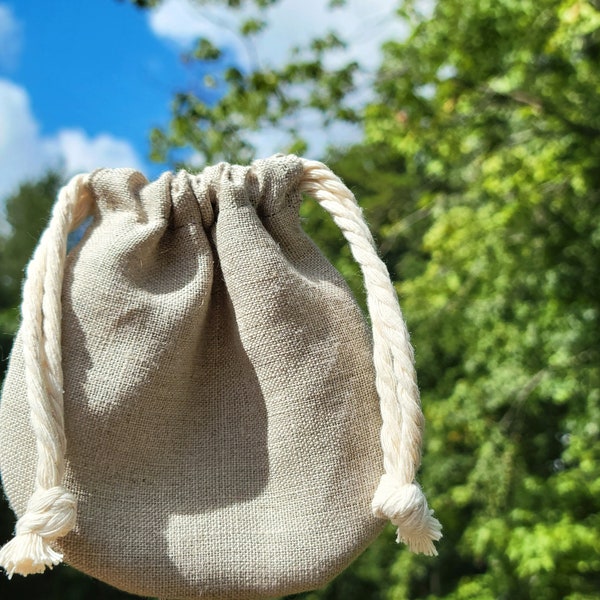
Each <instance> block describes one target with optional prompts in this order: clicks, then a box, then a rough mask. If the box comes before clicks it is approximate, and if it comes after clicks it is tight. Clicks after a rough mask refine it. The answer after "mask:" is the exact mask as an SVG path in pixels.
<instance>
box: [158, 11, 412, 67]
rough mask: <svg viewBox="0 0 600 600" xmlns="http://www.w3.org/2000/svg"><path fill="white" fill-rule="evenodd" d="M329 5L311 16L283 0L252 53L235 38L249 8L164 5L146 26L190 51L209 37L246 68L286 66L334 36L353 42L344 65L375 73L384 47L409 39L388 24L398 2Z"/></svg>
mask: <svg viewBox="0 0 600 600" xmlns="http://www.w3.org/2000/svg"><path fill="white" fill-rule="evenodd" d="M327 4H328V3H327V2H326V1H325V0H320V1H319V2H312V3H311V5H310V10H308V9H307V2H306V0H280V2H278V3H276V4H275V5H274V6H273V7H271V8H270V9H268V10H267V11H265V12H264V13H263V14H260V15H259V16H260V17H261V18H265V19H266V20H267V22H268V27H267V28H266V29H265V30H264V31H263V32H261V33H260V34H259V35H257V36H255V37H254V44H253V45H254V49H251V50H248V47H247V44H246V43H245V42H244V41H243V40H242V39H241V37H240V35H239V34H238V33H237V32H238V30H239V26H240V24H241V22H242V21H243V20H244V19H246V18H248V17H249V16H250V15H255V14H256V12H255V11H253V10H252V9H251V8H246V9H243V10H232V9H227V8H224V7H221V6H211V5H209V4H204V3H200V2H197V1H194V0H165V1H164V2H163V3H162V4H161V5H160V6H159V7H158V8H156V9H154V10H152V11H150V13H149V17H148V20H149V25H150V28H151V29H152V31H153V32H154V33H155V34H156V35H157V36H159V37H161V38H164V39H167V40H169V41H171V42H174V43H176V44H177V45H179V46H181V47H186V46H189V45H190V44H191V42H193V40H194V39H196V38H197V37H207V38H209V39H210V40H211V41H212V42H213V43H214V44H216V45H217V46H220V47H222V46H228V47H230V48H231V49H232V50H234V51H235V52H236V53H237V54H238V56H237V58H238V60H240V61H241V62H242V63H243V64H245V63H253V62H254V61H255V59H256V58H258V60H259V61H260V63H261V64H275V65H280V64H283V63H285V61H286V60H287V58H288V53H289V51H290V50H291V49H292V48H293V47H294V46H300V45H303V44H305V43H306V42H308V41H310V40H312V39H313V38H315V37H316V36H319V35H322V34H324V33H327V32H328V31H335V32H336V33H337V34H338V35H339V36H340V37H341V38H342V39H345V40H347V41H348V42H349V44H348V48H347V49H346V50H344V51H342V52H340V61H341V60H342V58H345V59H351V60H356V61H358V62H359V63H360V64H361V65H362V66H364V67H366V68H373V67H375V66H376V65H377V64H378V61H379V59H380V57H381V55H380V46H381V43H382V42H383V41H385V40H388V39H394V38H402V37H404V36H405V35H406V33H407V29H406V26H405V25H404V24H403V23H402V22H401V20H400V19H396V18H390V17H392V16H393V14H394V11H395V10H396V8H397V1H396V0H348V2H347V5H346V6H345V7H344V8H343V9H328V8H327ZM342 55H343V56H342Z"/></svg>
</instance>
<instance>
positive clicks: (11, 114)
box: [0, 79, 142, 198]
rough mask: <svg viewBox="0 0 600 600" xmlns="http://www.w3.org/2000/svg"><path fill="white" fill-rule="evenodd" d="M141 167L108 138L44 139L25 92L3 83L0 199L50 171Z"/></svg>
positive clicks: (67, 134) (74, 133) (67, 133)
mask: <svg viewBox="0 0 600 600" xmlns="http://www.w3.org/2000/svg"><path fill="white" fill-rule="evenodd" d="M141 166H142V163H141V161H140V159H139V158H138V156H137V155H136V153H135V150H134V149H133V148H132V146H131V145H130V144H129V143H128V142H127V141H125V140H122V139H119V138H116V137H114V136H112V135H110V134H100V135H98V136H95V137H90V136H88V135H87V134H86V133H85V132H84V131H82V130H79V129H62V130H60V131H58V132H57V133H56V134H55V135H50V136H44V135H42V134H41V132H40V129H39V126H38V123H37V121H36V119H35V117H34V115H33V112H32V110H31V105H30V102H29V97H28V95H27V92H26V90H25V89H23V88H22V87H20V86H18V85H16V84H15V83H13V82H11V81H8V80H6V79H0V198H5V197H6V196H7V195H8V194H10V193H12V192H14V191H15V189H16V188H17V186H18V185H19V183H21V182H22V181H25V180H27V179H33V178H36V177H39V176H40V175H41V174H42V173H43V172H44V171H45V170H47V169H49V168H62V169H64V170H65V171H66V173H67V175H72V174H74V173H76V172H78V171H91V170H93V169H96V168H99V167H134V168H137V169H140V168H141Z"/></svg>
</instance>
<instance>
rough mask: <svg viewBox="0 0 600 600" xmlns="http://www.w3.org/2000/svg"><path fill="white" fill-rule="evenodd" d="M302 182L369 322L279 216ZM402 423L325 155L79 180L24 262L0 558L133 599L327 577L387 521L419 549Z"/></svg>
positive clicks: (391, 327)
mask: <svg viewBox="0 0 600 600" xmlns="http://www.w3.org/2000/svg"><path fill="white" fill-rule="evenodd" d="M302 193H306V194H309V195H311V196H313V197H314V198H315V199H316V200H317V201H319V202H320V203H321V204H322V205H323V206H324V208H326V209H327V210H328V211H329V212H330V213H331V214H332V215H333V217H334V219H335V220H336V222H337V223H338V225H340V227H341V228H342V230H343V232H344V234H345V235H346V237H347V238H348V241H349V242H350V245H351V248H352V250H353V253H354V255H355V257H356V258H357V261H358V262H359V263H360V265H361V267H362V269H363V272H364V274H365V283H366V287H367V293H368V296H369V298H368V302H369V309H370V315H371V321H372V327H373V336H371V332H370V331H369V329H368V328H367V326H366V323H365V320H364V318H363V316H362V314H361V311H360V310H359V308H358V306H357V304H356V302H355V301H354V299H353V297H352V294H351V292H350V290H349V289H348V287H347V285H346V284H345V282H344V281H343V279H342V278H341V276H340V275H339V274H338V272H337V271H336V270H335V269H334V268H333V267H332V266H331V264H330V263H329V262H328V261H327V260H326V259H325V258H324V256H323V255H322V254H321V252H320V251H319V250H318V248H317V247H316V246H315V245H314V243H313V242H312V241H311V240H310V239H309V238H308V237H307V236H306V234H305V233H304V232H303V230H302V228H301V226H300V220H299V216H298V209H299V205H300V202H301V200H302ZM88 214H91V215H92V216H93V219H92V223H91V225H90V226H89V228H88V229H87V232H86V234H85V236H84V238H83V240H82V241H81V242H80V243H79V244H78V245H77V246H76V247H75V248H74V249H73V250H72V251H71V252H70V253H69V254H68V255H66V251H65V244H66V235H67V232H68V231H69V230H70V229H72V228H73V227H75V226H76V225H77V224H78V223H79V222H80V221H81V220H82V219H83V218H84V217H85V216H86V215H88ZM382 417H383V421H382ZM421 424H422V415H421V412H420V407H419V399H418V390H417V388H416V383H415V378H414V370H413V367H412V350H411V348H410V344H409V342H408V334H407V333H406V329H405V326H404V323H403V321H402V316H401V313H400V310H399V308H398V304H397V299H396V297H395V293H394V290H393V287H392V285H391V283H390V281H389V276H388V275H387V272H386V271H385V267H384V266H383V263H381V261H380V260H379V259H378V258H377V255H376V252H375V250H374V246H373V242H372V238H371V237H370V234H369V233H368V229H367V228H366V226H365V225H364V221H363V220H362V217H361V214H360V209H359V208H358V207H357V205H356V203H355V201H354V198H353V197H352V195H351V193H350V192H349V191H348V189H347V188H346V187H345V186H343V184H342V183H341V181H340V180H339V179H338V178H337V177H335V175H333V173H331V171H329V170H328V169H327V168H326V167H325V166H324V165H322V164H321V163H316V162H314V161H307V160H304V159H300V158H297V157H295V156H281V155H278V156H275V157H272V158H270V159H266V160H262V161H256V162H255V163H253V164H252V165H251V166H235V165H233V166H232V165H229V164H225V163H222V164H219V165H216V166H214V167H209V168H207V169H205V170H204V171H203V172H202V173H200V174H196V175H192V174H189V173H187V172H183V171H182V172H179V173H177V174H176V175H173V174H171V173H167V174H165V175H163V176H162V177H161V178H160V179H158V180H157V181H155V182H153V183H148V181H147V180H146V179H145V178H144V177H143V176H142V175H141V174H140V173H138V172H136V171H133V170H127V169H102V170H99V171H96V172H94V173H92V174H91V175H83V176H77V177H75V178H74V179H73V180H72V181H71V182H70V183H69V184H68V185H67V186H66V187H65V188H63V190H62V191H61V193H60V195H59V198H58V201H57V203H56V206H55V209H54V213H53V217H52V220H51V222H50V224H49V226H48V229H47V231H46V232H45V233H44V236H43V237H42V240H41V241H40V244H39V246H38V249H37V250H36V253H35V255H34V257H33V259H32V261H31V264H30V266H29V268H28V273H27V281H26V284H25V288H24V300H23V309H22V325H21V329H20V332H19V334H18V336H17V340H16V343H15V346H14V349H13V352H12V355H11V360H10V366H9V369H8V373H7V377H6V382H5V385H4V389H3V396H2V402H1V404H0V440H1V444H0V468H1V473H2V481H3V485H4V489H5V491H6V494H7V496H8V498H9V500H10V503H11V506H12V507H13V509H14V511H15V513H16V514H17V515H18V516H19V517H20V519H19V521H18V522H17V526H16V537H15V538H14V539H13V540H12V541H11V542H9V543H8V544H7V545H6V546H5V547H4V548H3V549H2V551H0V564H1V565H2V566H3V567H4V568H5V569H6V570H7V572H8V574H9V575H12V574H13V573H19V574H23V575H26V574H29V573H34V572H40V571H43V570H44V568H45V567H46V566H52V565H54V564H58V563H59V562H60V561H61V560H63V558H64V560H65V561H67V562H68V563H69V564H71V565H72V566H74V567H75V568H77V569H80V570H81V571H83V572H85V573H88V574H89V575H92V576H94V577H97V578H98V579H101V580H103V581H105V582H107V583H109V584H111V585H113V586H116V587H118V588H121V589H123V590H125V591H128V592H131V593H136V594H140V595H144V596H154V597H160V598H164V599H183V598H215V599H217V598H222V599H232V600H244V599H251V598H267V597H272V596H277V595H283V594H290V593H294V592H300V591H303V590H308V589H313V588H317V587H319V586H322V585H324V584H325V583H326V582H327V581H329V580H330V579H332V578H333V577H334V576H335V575H337V574H338V573H339V572H340V571H341V570H343V569H344V568H345V567H346V566H347V565H348V564H349V563H350V562H351V561H352V560H353V559H354V558H355V557H356V556H357V555H358V554H359V553H360V552H361V551H362V550H363V549H364V548H365V547H366V546H367V545H368V544H369V542H371V541H372V540H373V539H374V537H375V536H377V534H378V533H379V532H380V530H381V528H382V526H383V524H384V520H383V519H384V518H390V519H391V520H392V521H393V522H395V523H396V524H397V525H398V526H399V539H402V540H403V541H407V542H408V543H409V545H410V546H412V548H413V549H414V550H417V551H421V552H426V553H430V554H431V553H433V552H434V551H435V550H434V547H433V543H432V540H435V539H438V538H439V537H440V532H439V525H438V524H437V521H435V519H434V518H433V517H432V515H431V512H432V511H430V510H429V508H428V507H427V504H426V501H425V499H424V498H423V496H422V493H421V491H420V488H419V487H418V485H416V484H415V483H414V482H413V479H414V475H415V470H416V468H417V467H418V464H419V447H420V435H421ZM382 425H383V429H382ZM380 433H381V436H382V437H381V443H380ZM382 444H383V451H382ZM374 497H375V498H374ZM372 503H373V506H372Z"/></svg>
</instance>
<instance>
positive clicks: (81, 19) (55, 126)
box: [0, 0, 401, 198]
mask: <svg viewBox="0 0 600 600" xmlns="http://www.w3.org/2000/svg"><path fill="white" fill-rule="evenodd" d="M306 4H307V0H281V2H280V3H279V4H278V5H277V6H276V7H275V8H273V9H270V11H269V13H268V14H267V18H268V20H269V22H270V24H271V27H270V28H269V29H268V31H267V32H266V33H265V34H263V35H262V36H261V37H260V38H259V39H257V40H256V41H255V51H256V53H257V54H258V55H259V56H260V59H261V62H266V61H270V62H274V63H277V62H278V61H279V62H283V61H284V60H285V57H286V55H287V52H288V50H289V49H290V48H291V47H292V46H293V45H295V44H299V43H300V44H301V43H302V42H303V41H306V40H307V39H309V38H310V37H311V36H312V35H314V34H317V33H319V32H324V31H327V30H328V29H330V28H335V29H337V30H338V32H339V33H340V34H341V35H342V36H344V37H351V38H353V39H354V40H355V42H354V43H353V44H352V45H351V47H350V49H349V50H348V51H347V52H346V55H345V56H344V57H341V58H342V59H343V58H347V57H348V56H349V57H351V58H357V57H359V58H360V60H361V61H363V63H364V64H365V66H366V68H372V67H374V66H375V65H376V63H377V60H378V57H379V53H378V47H379V44H380V43H381V41H382V40H383V39H387V38H389V37H392V36H393V35H400V34H401V31H400V30H399V29H398V25H399V24H398V23H396V24H393V23H392V24H390V19H389V15H390V11H391V10H393V7H394V5H395V4H396V2H395V1H394V0H350V9H348V10H345V11H344V12H343V13H337V14H335V13H333V14H332V13H331V12H330V11H327V10H326V8H325V7H326V5H327V1H326V0H314V1H313V2H312V3H311V11H310V12H309V11H307V10H306ZM341 15H343V18H340V17H341ZM242 18H243V15H239V14H233V13H231V11H226V10H224V9H221V8H219V7H218V6H212V7H211V6H208V7H206V6H204V7H198V6H197V5H194V4H193V0H165V1H164V3H163V4H162V5H161V7H160V8H159V9H158V10H154V11H150V12H148V11H139V10H137V9H135V7H133V6H131V5H130V4H129V3H128V2H118V1H117V0H85V1H81V2H75V1H73V0H51V1H46V2H44V1H41V0H0V198H3V197H6V195H7V194H9V193H10V192H12V191H14V189H15V188H16V186H17V185H18V183H20V182H21V181H23V180H24V179H28V178H32V177H36V176H39V175H41V173H43V172H44V170H45V169H47V168H48V167H50V166H58V165H62V166H63V167H64V169H65V170H66V171H67V172H68V174H71V173H74V172H81V171H89V170H93V169H94V168H97V167H101V166H110V167H115V166H132V167H136V168H139V169H141V170H143V171H144V172H145V173H146V175H148V176H149V177H155V176H157V175H158V174H159V173H160V172H161V171H162V170H164V169H165V168H167V167H168V165H156V164H152V163H150V161H149V160H148V158H147V157H148V152H149V146H148V141H147V140H148V134H149V131H150V130H151V128H152V127H154V126H161V125H163V126H164V125H166V124H167V123H168V120H169V103H170V100H171V98H172V96H173V94H174V93H175V92H176V91H177V90H180V89H185V88H186V87H188V86H190V85H194V82H197V80H198V78H199V77H201V75H202V72H201V71H200V70H199V69H200V67H199V66H197V65H196V66H190V65H184V64H183V63H182V61H181V60H180V56H181V54H182V53H183V52H184V51H185V50H186V49H189V48H190V46H191V44H192V43H193V40H194V39H195V38H196V37H197V36H199V35H204V36H207V37H209V38H210V39H211V40H212V41H213V42H214V43H216V44H217V45H218V46H220V47H221V48H222V49H224V50H226V51H227V55H228V57H229V58H230V60H232V61H234V62H236V63H237V64H238V65H239V66H241V67H242V68H248V67H251V66H252V61H253V56H254V54H253V53H251V52H248V49H247V47H246V46H245V45H244V43H243V42H242V41H241V40H240V39H239V37H238V36H237V35H235V33H234V31H235V29H236V27H237V26H238V24H239V21H240V20H241V19H242ZM366 22H369V23H370V25H369V27H368V28H365V23H366ZM394 27H395V28H396V29H394ZM277 134H278V132H277V131H276V129H275V130H273V131H269V132H259V133H258V134H256V136H255V140H254V141H255V143H256V145H257V146H258V148H259V153H261V154H269V153H271V152H273V151H278V150H279V149H280V148H279V147H278V144H280V139H279V138H278V135H277ZM332 135H333V141H334V142H335V141H336V135H337V136H339V140H340V142H343V141H347V139H350V138H352V136H355V137H356V131H354V132H352V131H344V130H343V129H340V130H339V131H338V132H337V133H335V132H334V133H333V134H332V133H331V132H329V133H328V134H327V136H326V137H327V139H328V140H330V141H331V140H332ZM315 136H316V137H315V139H314V142H315V152H318V150H319V147H320V146H322V144H323V143H324V142H323V141H322V140H319V139H318V134H315ZM324 139H325V138H324Z"/></svg>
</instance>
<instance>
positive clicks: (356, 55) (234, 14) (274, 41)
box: [148, 0, 430, 156]
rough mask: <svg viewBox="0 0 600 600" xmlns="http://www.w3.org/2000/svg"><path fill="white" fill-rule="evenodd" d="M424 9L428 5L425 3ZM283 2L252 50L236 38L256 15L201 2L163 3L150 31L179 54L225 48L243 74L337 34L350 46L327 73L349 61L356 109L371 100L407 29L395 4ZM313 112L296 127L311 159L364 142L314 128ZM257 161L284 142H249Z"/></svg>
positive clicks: (336, 129) (259, 137) (340, 128)
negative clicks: (196, 47) (393, 43)
mask: <svg viewBox="0 0 600 600" xmlns="http://www.w3.org/2000/svg"><path fill="white" fill-rule="evenodd" d="M422 1H424V3H425V4H426V3H427V2H429V1H430V0H422ZM307 4H308V3H307V1H306V0H280V1H279V2H278V3H276V4H275V5H274V6H273V7H271V8H270V9H268V10H267V11H265V13H264V15H263V16H262V17H261V18H265V19H266V20H267V21H268V26H267V27H266V28H265V30H264V31H262V32H261V33H260V34H259V35H257V36H254V37H253V41H252V43H251V44H248V42H247V41H244V40H242V38H241V36H240V35H239V34H237V31H238V29H239V25H240V23H241V22H242V21H243V20H244V19H245V18H247V17H248V16H249V15H250V14H253V11H252V9H244V10H243V11H236V10H231V9H226V8H222V7H215V6H207V5H205V4H201V3H199V2H198V1H197V0H196V1H195V0H165V1H164V2H163V3H162V4H161V5H160V6H159V7H158V8H157V9H155V10H153V11H151V12H150V13H149V17H148V19H149V25H150V28H151V29H152V30H153V31H154V33H155V34H156V35H157V36H159V37H161V38H163V39H166V40H169V41H170V42H172V43H175V44H176V45H177V46H178V47H180V48H185V47H189V46H190V44H191V43H192V42H193V40H194V39H195V38H196V37H207V38H208V39H210V40H211V41H212V42H213V43H214V44H215V45H217V46H219V47H221V48H223V47H227V48H228V49H229V50H230V51H232V52H233V53H234V55H235V56H236V60H237V61H238V63H239V65H240V66H241V67H242V68H249V67H252V66H255V65H257V64H259V65H262V66H264V65H273V66H276V67H277V66H282V65H284V64H285V63H286V62H287V61H288V59H289V56H290V51H291V50H292V49H293V48H294V47H296V46H304V45H306V44H307V43H308V42H310V41H311V40H312V39H314V38H315V37H317V36H321V35H324V34H326V33H328V32H329V31H334V32H335V33H336V34H337V35H338V36H339V37H340V38H341V39H342V40H345V41H346V42H347V43H348V45H347V48H345V49H343V50H339V51H338V50H336V51H335V52H333V53H331V56H330V57H329V61H328V63H327V66H328V67H335V66H339V65H342V64H345V63H347V62H349V61H356V62H358V64H359V65H360V68H361V73H362V79H361V81H362V82H363V85H362V88H361V89H360V90H359V91H358V92H357V93H355V94H354V99H353V102H354V103H355V105H356V106H358V105H362V104H364V103H365V102H366V101H368V100H369V99H370V98H371V94H372V92H371V84H370V82H371V81H372V77H371V76H372V74H373V73H374V70H375V69H376V68H377V66H378V65H379V64H380V61H381V58H382V55H381V45H382V43H383V42H385V41H387V40H390V39H397V40H401V39H403V38H405V37H406V35H407V33H408V29H407V27H406V25H405V24H404V23H403V22H402V20H401V19H400V18H394V11H395V10H396V9H397V5H398V3H397V0H348V2H347V4H346V6H345V7H344V8H342V9H328V8H327V5H328V2H326V0H320V1H318V2H311V3H310V10H309V9H308V8H307ZM310 113H311V111H301V112H300V113H298V115H297V116H296V119H295V121H296V122H297V123H298V125H299V129H300V130H301V131H302V133H303V134H304V135H305V136H306V138H307V139H308V141H309V153H310V154H312V155H320V154H322V153H323V151H324V149H325V147H326V146H327V145H328V144H332V145H337V146H340V145H344V144H347V143H351V142H356V141H358V140H359V139H360V137H361V128H360V127H358V126H350V125H340V124H336V125H334V126H333V127H332V128H330V129H328V130H327V131H324V130H323V129H322V128H320V127H310V126H307V125H306V124H307V123H310V122H314V120H315V118H314V115H313V114H310ZM249 138H250V139H251V140H252V142H253V143H254V144H255V146H256V148H257V152H258V154H259V155H261V156H264V155H268V154H271V153H273V152H276V151H280V150H282V148H283V147H284V146H285V141H284V136H282V134H281V132H278V131H276V130H275V129H273V130H269V131H261V132H257V133H253V134H251V135H250V136H249Z"/></svg>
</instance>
